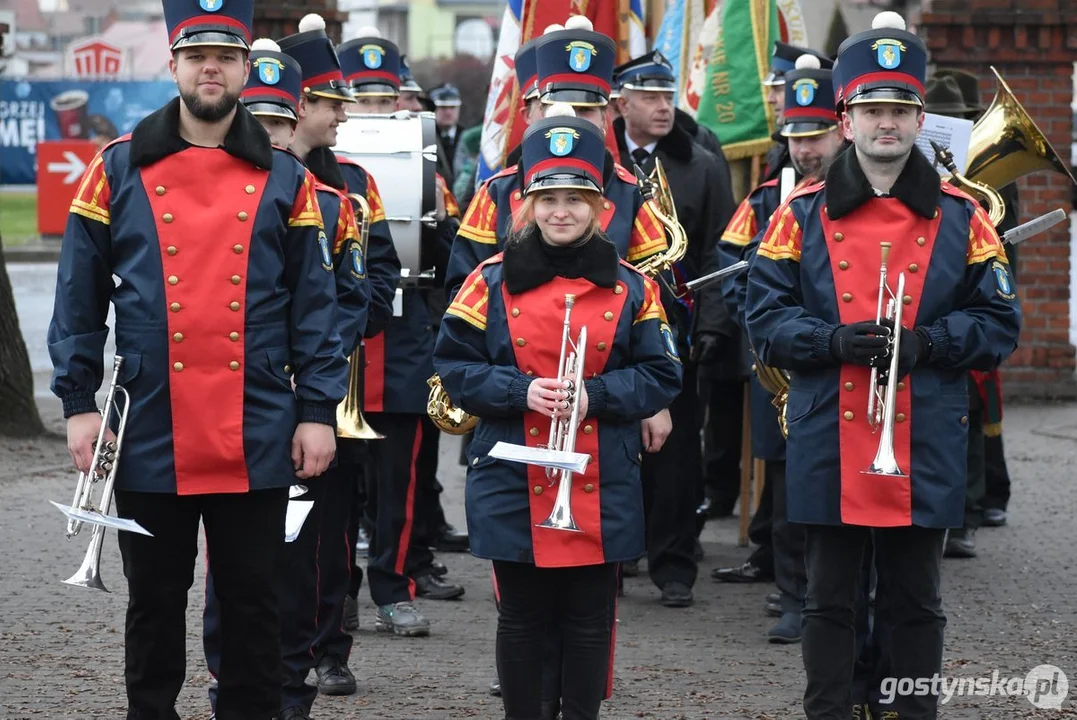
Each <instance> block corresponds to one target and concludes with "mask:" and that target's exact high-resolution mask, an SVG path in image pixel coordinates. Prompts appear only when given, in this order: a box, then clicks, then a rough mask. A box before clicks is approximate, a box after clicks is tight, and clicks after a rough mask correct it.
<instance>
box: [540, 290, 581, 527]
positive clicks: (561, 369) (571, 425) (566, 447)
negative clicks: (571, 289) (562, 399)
mask: <svg viewBox="0 0 1077 720" xmlns="http://www.w3.org/2000/svg"><path fill="white" fill-rule="evenodd" d="M575 303H576V296H575V295H571V294H566V295H565V324H564V328H563V330H562V332H561V356H560V358H559V359H558V361H557V379H558V380H562V381H566V382H567V383H568V385H567V387H566V390H567V392H568V394H569V397H570V398H571V400H570V401H569V402H570V403H571V405H570V406H571V408H572V412H571V413H569V414H568V415H567V416H566V414H565V413H563V412H560V411H556V412H554V415H553V419H552V420H551V424H550V442H549V446H548V448H549V449H550V450H554V451H559V452H568V453H573V452H575V451H576V429H577V428H578V427H579V424H580V398H581V397H582V395H583V393H580V392H577V391H578V390H579V384H580V383H581V382H583V372H584V359H585V355H586V352H587V328H586V327H582V328H580V334H579V337H578V338H577V340H576V342H575V343H573V342H572V338H571V337H570V334H571V332H572V331H571V328H570V322H571V320H572V306H573V305H574V304H575ZM557 474H560V482H559V484H558V486H557V497H555V498H554V501H553V509H551V510H550V515H549V517H547V518H546V519H545V520H544V521H542V522H541V523H539V524H538V525H536V527H543V528H552V529H554V530H568V531H570V532H582V530H580V529H579V528H578V527H577V526H576V520H575V519H574V518H573V517H572V471H571V470H566V469H564V468H550V467H547V468H546V477H548V478H551V481H550V484H551V485H552V484H553V480H552V478H554V476H555V475H557Z"/></svg>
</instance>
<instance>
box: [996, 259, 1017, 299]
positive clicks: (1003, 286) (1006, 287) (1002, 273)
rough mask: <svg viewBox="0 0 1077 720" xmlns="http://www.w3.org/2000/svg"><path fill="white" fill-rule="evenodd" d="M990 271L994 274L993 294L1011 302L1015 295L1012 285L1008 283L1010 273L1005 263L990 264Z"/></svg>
mask: <svg viewBox="0 0 1077 720" xmlns="http://www.w3.org/2000/svg"><path fill="white" fill-rule="evenodd" d="M991 271H992V272H993V273H995V292H996V293H997V294H998V296H999V297H1000V298H1002V299H1003V300H1013V299H1014V298H1015V297H1017V295H1016V294H1015V293H1014V291H1013V283H1012V282H1011V281H1010V271H1009V270H1008V269H1007V268H1006V264H1005V263H1001V262H999V261H998V260H995V261H994V262H992V263H991Z"/></svg>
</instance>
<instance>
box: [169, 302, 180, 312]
mask: <svg viewBox="0 0 1077 720" xmlns="http://www.w3.org/2000/svg"><path fill="white" fill-rule="evenodd" d="M180 307H182V306H181V305H180V304H179V303H172V304H171V305H169V306H168V309H169V310H171V311H172V312H179V311H180Z"/></svg>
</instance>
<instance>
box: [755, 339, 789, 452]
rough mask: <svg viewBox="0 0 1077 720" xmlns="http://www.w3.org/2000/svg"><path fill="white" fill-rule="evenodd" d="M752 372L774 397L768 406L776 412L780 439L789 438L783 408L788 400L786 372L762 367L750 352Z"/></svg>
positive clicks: (756, 357)
mask: <svg viewBox="0 0 1077 720" xmlns="http://www.w3.org/2000/svg"><path fill="white" fill-rule="evenodd" d="M752 359H753V360H754V361H755V362H753V363H752V370H753V371H754V372H755V376H756V378H757V379H758V380H759V384H760V385H761V386H762V387H763V389H764V390H766V391H767V392H768V393H770V394H771V395H773V396H774V397H773V398H771V399H770V404H771V405H773V406H774V407H775V408H776V409H777V410H778V427H779V428H780V429H781V431H782V437H783V438H788V437H789V425H788V424H787V423H786V421H785V407H786V403H787V402H788V400H789V373H788V371H786V370H781V369H779V368H775V367H770V366H769V365H764V364H763V363H761V362H760V361H759V356H757V355H756V354H755V350H754V349H753V350H752Z"/></svg>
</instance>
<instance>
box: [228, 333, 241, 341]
mask: <svg viewBox="0 0 1077 720" xmlns="http://www.w3.org/2000/svg"><path fill="white" fill-rule="evenodd" d="M228 339H229V340H231V341H232V342H239V333H237V332H230V333H228Z"/></svg>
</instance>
